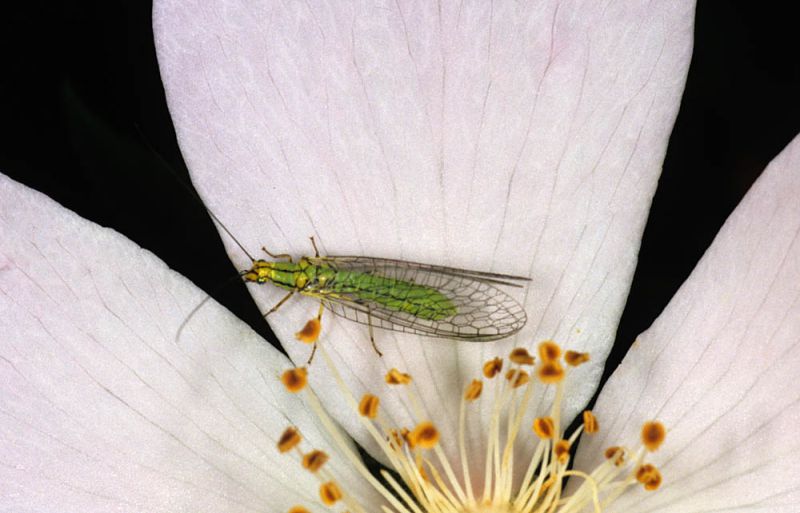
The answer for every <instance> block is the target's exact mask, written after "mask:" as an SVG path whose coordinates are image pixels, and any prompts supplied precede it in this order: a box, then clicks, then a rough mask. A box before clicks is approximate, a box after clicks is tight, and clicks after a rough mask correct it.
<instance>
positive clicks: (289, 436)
mask: <svg viewBox="0 0 800 513" xmlns="http://www.w3.org/2000/svg"><path fill="white" fill-rule="evenodd" d="M300 440H302V437H301V436H300V432H299V431H297V428H293V427H288V428H286V430H285V431H284V432H283V434H282V435H281V437H280V438H279V439H278V450H279V451H280V452H288V451H291V450H292V449H294V448H295V447H296V446H297V444H299V443H300Z"/></svg>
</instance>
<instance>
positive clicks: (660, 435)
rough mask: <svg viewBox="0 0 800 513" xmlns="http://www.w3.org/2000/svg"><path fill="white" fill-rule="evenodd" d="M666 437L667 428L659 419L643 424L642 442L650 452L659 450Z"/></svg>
mask: <svg viewBox="0 0 800 513" xmlns="http://www.w3.org/2000/svg"><path fill="white" fill-rule="evenodd" d="M666 437H667V430H666V429H664V424H662V423H660V422H658V421H651V422H645V424H644V426H642V444H644V446H645V447H646V448H647V450H648V451H650V452H655V451H657V450H658V448H659V447H661V444H662V443H663V442H664V439H665V438H666Z"/></svg>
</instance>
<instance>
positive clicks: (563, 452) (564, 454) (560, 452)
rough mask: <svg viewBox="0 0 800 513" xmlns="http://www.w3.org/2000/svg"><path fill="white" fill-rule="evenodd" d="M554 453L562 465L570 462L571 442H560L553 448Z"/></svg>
mask: <svg viewBox="0 0 800 513" xmlns="http://www.w3.org/2000/svg"><path fill="white" fill-rule="evenodd" d="M553 452H554V453H555V455H556V458H558V461H559V463H561V464H562V465H563V464H565V463H567V462H568V461H569V441H568V440H559V441H558V442H556V445H555V446H554V447H553Z"/></svg>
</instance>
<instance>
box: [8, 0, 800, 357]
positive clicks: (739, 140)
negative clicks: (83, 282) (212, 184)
mask: <svg viewBox="0 0 800 513" xmlns="http://www.w3.org/2000/svg"><path fill="white" fill-rule="evenodd" d="M781 5H783V3H771V4H770V7H769V8H768V9H765V8H762V7H758V6H757V5H754V2H748V1H731V0H729V1H719V2H713V1H709V2H701V3H700V5H699V6H698V8H697V18H696V39H695V49H694V58H693V60H692V65H691V68H690V72H689V78H688V83H687V88H686V92H685V94H684V97H683V103H682V106H681V110H680V114H679V116H678V120H677V124H676V126H675V130H674V132H673V134H672V138H671V139H670V145H669V149H668V152H667V159H666V162H665V164H664V172H663V175H662V177H661V181H660V184H659V188H658V191H657V194H656V197H655V201H654V204H653V209H652V211H651V214H650V218H649V221H648V224H647V229H646V231H645V235H644V241H643V244H642V248H641V253H640V261H639V267H638V269H637V271H636V275H635V278H634V282H633V288H632V292H631V295H630V297H629V299H628V304H627V306H626V309H625V313H624V315H623V317H622V321H621V325H620V329H619V333H618V338H617V343H616V345H615V350H614V351H613V353H612V355H611V359H610V361H609V365H607V369H608V370H607V372H609V371H610V370H611V369H613V368H614V367H615V366H616V364H617V363H618V361H619V359H620V358H621V357H622V356H623V355H624V353H625V351H626V350H627V347H628V346H629V344H630V343H631V342H632V341H633V339H634V337H635V336H636V335H637V334H638V333H640V332H641V331H643V330H644V329H646V328H647V327H648V326H649V325H650V323H651V322H652V321H653V320H654V319H655V317H656V316H657V315H658V314H659V312H660V311H661V310H662V309H663V308H664V306H665V305H666V304H667V302H668V301H669V299H670V297H671V296H672V295H673V293H674V292H675V291H676V290H677V288H678V287H679V286H680V284H681V283H682V282H683V280H685V279H686V277H687V276H688V275H689V273H690V272H691V270H692V268H693V267H694V265H695V263H696V262H697V261H698V259H699V258H700V256H701V255H702V254H703V252H704V251H705V249H706V248H707V247H708V245H709V244H710V243H711V241H712V240H713V237H714V235H715V234H716V232H717V230H718V229H719V228H720V226H721V225H722V223H723V222H724V221H725V218H726V217H727V216H728V214H730V212H731V211H732V210H733V208H734V207H735V206H736V204H737V203H738V202H739V200H740V199H741V197H742V196H743V195H744V194H745V192H746V191H747V189H748V187H749V186H750V184H751V183H752V182H753V180H755V179H756V178H757V176H758V174H759V173H760V172H761V171H762V170H763V168H764V167H765V166H766V165H767V163H768V162H769V161H770V160H771V159H772V158H773V157H774V156H776V155H777V154H778V153H779V152H780V151H781V150H782V149H783V147H784V146H785V145H786V144H787V143H788V142H789V141H790V140H791V139H792V138H793V137H794V136H795V134H797V133H798V132H800V57H798V54H799V53H800V52H798V50H800V44H798V42H797V41H798V36H797V30H798V29H797V26H796V18H795V17H794V16H793V12H790V11H789V7H781ZM787 5H788V3H787ZM15 9H16V11H15V12H6V13H4V14H3V15H2V16H3V18H4V21H0V24H5V25H7V26H6V27H2V28H3V30H2V34H0V38H2V40H0V43H1V44H0V48H2V49H0V52H2V55H3V66H2V72H0V73H2V76H1V77H0V126H2V128H1V129H0V172H3V173H6V174H8V175H10V176H11V177H13V178H14V179H16V180H19V181H21V182H23V183H25V184H27V185H29V186H31V187H33V188H35V189H38V190H40V191H43V192H45V193H46V194H48V195H50V196H51V197H53V198H55V199H56V200H57V201H59V202H60V203H61V204H63V205H65V206H66V207H68V208H70V209H72V210H74V211H76V212H77V213H79V214H80V215H82V216H83V217H86V218H88V219H91V220H93V221H95V222H97V223H99V224H101V225H104V226H109V227H112V228H114V229H116V230H118V231H120V232H122V233H123V234H125V235H126V236H127V237H129V238H130V239H132V240H134V241H135V242H137V243H138V244H140V245H142V246H144V247H145V248H148V249H150V250H151V251H153V252H154V253H156V254H157V255H158V256H159V257H161V258H162V259H163V260H164V261H166V263H167V264H168V265H169V266H170V267H172V268H173V269H175V270H177V271H178V272H180V273H182V274H184V275H185V276H188V277H189V278H190V279H191V280H192V281H194V282H195V283H196V284H198V285H199V286H200V287H202V288H203V289H205V290H206V291H208V292H209V293H211V294H212V295H213V296H214V297H215V298H217V299H218V300H219V301H220V302H222V303H223V304H225V305H226V306H227V307H228V308H229V309H231V310H232V311H233V312H234V313H236V314H237V315H238V316H239V317H240V318H242V319H244V320H245V321H246V322H248V323H249V324H250V325H251V326H253V327H254V328H255V329H256V330H257V331H259V332H260V333H261V334H262V335H263V336H265V338H267V339H268V340H270V341H271V342H272V343H273V344H275V339H274V337H273V336H272V334H271V333H270V332H269V328H268V327H267V326H266V323H264V322H263V321H262V319H261V315H260V313H259V311H258V310H257V309H256V307H255V305H254V304H253V303H252V301H251V300H250V298H249V295H248V294H247V292H246V290H245V288H244V287H243V286H241V285H240V284H238V283H234V284H233V285H230V286H223V284H224V283H226V282H228V281H229V280H230V278H231V277H232V276H234V275H235V270H234V269H233V268H232V267H231V264H230V262H229V260H228V259H227V257H226V255H225V252H224V251H223V249H222V245H221V242H220V241H219V236H218V235H217V232H216V230H215V228H214V227H213V226H212V224H211V222H210V220H209V219H208V216H207V214H206V213H205V211H204V210H203V209H202V207H200V205H199V204H198V203H197V201H196V200H195V199H194V198H193V197H192V196H191V195H190V194H189V193H187V192H186V190H185V189H184V188H183V187H184V186H183V185H182V184H181V183H180V182H179V181H178V180H177V179H176V178H175V177H174V175H173V174H172V173H170V172H167V171H166V170H165V169H164V166H165V165H168V166H170V167H171V168H172V169H173V170H174V172H177V173H178V174H179V175H181V176H184V180H185V181H186V182H187V183H188V178H186V176H187V175H185V173H186V171H185V168H184V166H183V164H182V161H181V157H180V152H179V150H178V147H177V144H176V141H175V136H174V132H173V128H172V125H171V120H170V117H169V113H168V112H167V109H166V104H165V100H164V93H163V90H162V87H161V82H160V78H159V74H158V68H157V64H156V58H155V50H154V47H153V40H152V30H151V25H150V5H149V3H148V2H82V3H80V4H77V3H75V4H72V5H70V4H55V3H54V4H50V5H35V6H34V5H27V6H18V7H16V8H15ZM781 9H786V11H783V12H782V11H781ZM143 141H147V143H145V142H143ZM148 145H149V146H152V148H153V149H154V150H155V151H151V149H150V148H149V147H148ZM798 172H800V170H798ZM798 201H800V199H798Z"/></svg>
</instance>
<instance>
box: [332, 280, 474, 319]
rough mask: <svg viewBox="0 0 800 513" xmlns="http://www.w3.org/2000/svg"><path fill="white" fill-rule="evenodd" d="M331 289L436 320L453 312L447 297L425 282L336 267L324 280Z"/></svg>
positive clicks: (453, 306)
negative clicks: (419, 282) (335, 270)
mask: <svg viewBox="0 0 800 513" xmlns="http://www.w3.org/2000/svg"><path fill="white" fill-rule="evenodd" d="M325 288H326V289H328V290H330V291H331V292H333V293H342V294H350V295H352V296H355V297H356V298H358V299H362V300H364V301H374V302H375V303H378V304H380V305H383V306H385V307H386V308H389V309H391V310H395V311H398V312H406V313H409V314H411V315H414V316H416V317H419V318H420V319H426V320H432V321H439V320H442V319H446V318H448V317H452V316H453V315H455V314H457V313H458V311H457V310H456V307H455V305H453V302H452V301H450V299H449V298H448V297H447V296H445V295H444V294H442V293H441V292H439V291H438V290H436V289H434V288H433V287H428V286H425V285H417V284H415V283H410V282H407V281H402V280H396V279H393V278H385V277H382V276H373V275H371V274H365V273H359V272H352V271H338V272H336V274H335V278H334V279H333V280H330V281H328V283H326V287H325Z"/></svg>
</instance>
